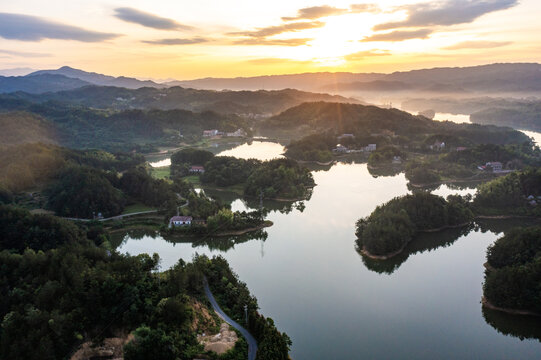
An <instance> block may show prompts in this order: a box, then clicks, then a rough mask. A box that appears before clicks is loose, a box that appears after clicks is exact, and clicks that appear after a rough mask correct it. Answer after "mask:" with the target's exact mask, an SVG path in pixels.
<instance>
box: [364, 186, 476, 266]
mask: <svg viewBox="0 0 541 360" xmlns="http://www.w3.org/2000/svg"><path fill="white" fill-rule="evenodd" d="M472 219H473V213H472V211H471V209H470V205H469V203H468V199H467V198H463V197H461V196H459V195H449V196H448V197H447V200H446V199H444V198H442V197H441V196H437V195H432V194H430V193H426V192H419V193H415V194H413V195H405V196H402V197H397V198H394V199H392V200H391V201H389V202H387V203H385V204H383V205H381V206H378V207H377V208H376V209H375V210H374V211H373V212H372V214H370V215H369V216H368V217H366V218H361V219H359V220H358V221H357V223H356V232H355V234H356V236H357V240H356V245H357V248H358V250H359V251H363V252H365V253H367V254H369V255H375V256H388V255H395V254H396V253H399V252H400V251H401V250H402V249H403V248H404V247H405V246H406V245H407V243H408V242H410V241H411V240H412V239H413V238H414V236H415V234H416V233H417V232H419V231H431V230H435V229H444V228H448V227H454V226H460V225H465V224H467V223H469V222H470V221H471V220H472Z"/></svg>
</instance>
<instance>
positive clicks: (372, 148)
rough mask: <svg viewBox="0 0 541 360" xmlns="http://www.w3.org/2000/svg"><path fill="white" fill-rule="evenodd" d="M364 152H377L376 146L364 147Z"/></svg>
mask: <svg viewBox="0 0 541 360" xmlns="http://www.w3.org/2000/svg"><path fill="white" fill-rule="evenodd" d="M364 151H369V152H370V151H376V144H368V146H365V147H364Z"/></svg>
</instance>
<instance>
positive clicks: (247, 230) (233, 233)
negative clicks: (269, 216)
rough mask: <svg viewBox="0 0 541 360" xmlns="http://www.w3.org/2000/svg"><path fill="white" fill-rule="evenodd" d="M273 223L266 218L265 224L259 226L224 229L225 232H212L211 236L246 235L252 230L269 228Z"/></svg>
mask: <svg viewBox="0 0 541 360" xmlns="http://www.w3.org/2000/svg"><path fill="white" fill-rule="evenodd" d="M272 225H274V223H273V222H272V221H270V220H265V221H264V222H263V224H261V225H259V226H256V227H252V228H247V229H243V230H231V231H223V232H220V233H216V234H210V236H237V235H244V234H247V233H251V232H254V231H258V230H261V229H264V228H267V227H271V226H272Z"/></svg>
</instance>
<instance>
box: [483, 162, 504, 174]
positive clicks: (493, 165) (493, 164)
mask: <svg viewBox="0 0 541 360" xmlns="http://www.w3.org/2000/svg"><path fill="white" fill-rule="evenodd" d="M485 166H486V167H487V168H488V167H490V168H492V172H501V171H502V169H503V165H502V163H501V162H499V161H492V162H487V163H486V164H485Z"/></svg>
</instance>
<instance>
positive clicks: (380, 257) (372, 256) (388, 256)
mask: <svg viewBox="0 0 541 360" xmlns="http://www.w3.org/2000/svg"><path fill="white" fill-rule="evenodd" d="M470 223H471V222H465V223H461V224H457V225H447V226H442V227H439V228H435V229H427V230H418V231H417V233H435V232H439V231H443V230H447V229H456V228H460V227H464V226H467V225H469V224H470ZM417 233H416V235H417ZM412 241H415V238H413V239H412V240H411V241H408V242H407V243H406V244H404V246H402V247H401V248H400V249H398V250H396V251H394V252H392V253H389V254H385V255H375V254H372V253H370V252H369V251H368V250H366V248H365V247H364V246H363V248H362V249H361V253H362V254H363V255H365V256H366V257H369V258H370V259H373V260H389V259H391V258H393V257H395V256H397V255H399V254H401V253H402V252H403V251H404V250H405V249H406V247H407V246H408V245H409V244H410V243H411V242H412Z"/></svg>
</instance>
